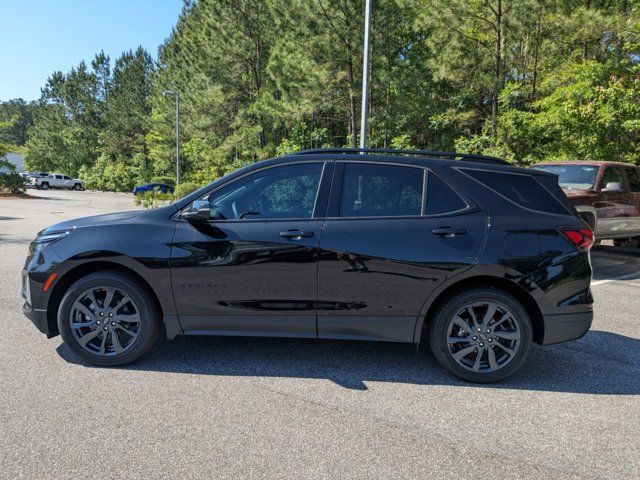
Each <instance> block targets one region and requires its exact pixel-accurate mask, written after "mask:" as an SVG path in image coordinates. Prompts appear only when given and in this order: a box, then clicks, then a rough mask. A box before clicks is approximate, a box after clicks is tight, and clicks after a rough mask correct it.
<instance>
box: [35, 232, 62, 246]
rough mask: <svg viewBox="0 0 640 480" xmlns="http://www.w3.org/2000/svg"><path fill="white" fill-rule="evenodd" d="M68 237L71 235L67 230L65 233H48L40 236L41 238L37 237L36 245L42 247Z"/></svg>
mask: <svg viewBox="0 0 640 480" xmlns="http://www.w3.org/2000/svg"><path fill="white" fill-rule="evenodd" d="M67 235H69V230H66V231H64V232H51V233H46V234H44V235H40V236H39V237H36V243H37V244H40V245H44V244H49V243H53V242H56V241H58V240H60V239H61V238H64V237H65V236H67Z"/></svg>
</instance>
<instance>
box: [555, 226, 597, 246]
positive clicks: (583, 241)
mask: <svg viewBox="0 0 640 480" xmlns="http://www.w3.org/2000/svg"><path fill="white" fill-rule="evenodd" d="M559 231H560V233H562V235H564V236H565V238H566V239H567V240H569V241H570V242H571V244H572V245H573V246H574V247H576V248H577V249H578V250H581V251H586V250H589V249H590V248H591V247H592V246H593V241H594V238H593V231H592V230H591V229H590V228H574V227H564V228H560V229H559Z"/></svg>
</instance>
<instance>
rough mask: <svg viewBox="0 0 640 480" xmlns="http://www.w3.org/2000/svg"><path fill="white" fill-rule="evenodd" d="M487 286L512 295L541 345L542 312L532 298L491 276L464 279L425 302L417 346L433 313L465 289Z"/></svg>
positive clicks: (509, 282)
mask: <svg viewBox="0 0 640 480" xmlns="http://www.w3.org/2000/svg"><path fill="white" fill-rule="evenodd" d="M488 286H489V287H494V288H499V289H500V290H504V291H505V292H507V293H509V294H511V295H513V296H514V297H515V298H516V299H517V300H518V301H519V302H520V303H521V304H522V305H523V306H524V308H525V309H526V310H527V313H528V314H529V316H530V318H531V327H532V329H533V340H534V342H536V343H539V344H542V340H543V338H544V321H543V317H542V311H541V310H540V307H539V306H538V303H537V302H536V301H535V299H534V298H533V296H532V295H531V294H530V293H529V292H527V291H526V290H525V289H524V288H522V287H521V286H520V285H518V284H517V283H515V282H512V281H510V280H507V279H505V278H500V277H496V276H491V275H477V276H472V277H466V278H464V279H461V280H458V281H456V282H454V283H452V284H450V285H448V286H447V287H446V288H445V289H444V290H442V291H440V292H439V293H437V294H436V295H435V297H434V298H433V300H431V301H430V302H429V301H428V302H427V305H426V311H425V309H424V308H423V312H424V313H423V314H421V315H420V318H419V319H418V322H417V325H416V329H415V333H414V341H415V342H416V343H418V344H421V343H422V340H423V337H424V334H425V332H426V330H427V328H428V327H429V325H430V322H431V317H432V316H433V314H434V312H435V311H436V310H437V309H438V307H440V305H442V304H443V303H444V302H446V301H447V300H448V299H449V298H451V297H452V296H453V295H455V294H457V293H458V292H460V291H463V290H466V289H470V288H477V287H484V288H486V287H488Z"/></svg>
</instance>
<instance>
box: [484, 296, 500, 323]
mask: <svg viewBox="0 0 640 480" xmlns="http://www.w3.org/2000/svg"><path fill="white" fill-rule="evenodd" d="M497 308H498V305H496V304H495V303H493V302H489V304H488V305H487V313H485V315H484V318H483V319H482V329H483V330H484V329H486V328H487V327H488V326H489V322H490V321H491V319H492V318H493V316H494V315H495V314H496V310H497Z"/></svg>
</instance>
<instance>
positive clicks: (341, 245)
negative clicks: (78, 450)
mask: <svg viewBox="0 0 640 480" xmlns="http://www.w3.org/2000/svg"><path fill="white" fill-rule="evenodd" d="M333 185H334V186H335V187H337V188H334V187H332V193H331V200H330V204H329V211H328V214H327V219H326V222H325V225H324V228H323V232H322V238H321V240H320V257H319V264H318V278H319V284H318V336H319V337H320V338H353V339H371V340H388V341H398V342H411V341H413V335H414V329H415V325H416V320H417V318H418V315H419V313H420V310H421V308H422V306H423V304H424V303H425V301H426V299H427V298H428V297H429V295H430V294H431V293H432V292H433V290H434V289H436V288H437V287H439V286H440V285H441V284H442V282H443V281H444V280H445V279H446V278H447V277H448V276H450V275H454V274H456V273H459V272H461V271H463V270H465V269H467V268H469V267H470V266H471V265H472V264H473V263H474V261H475V260H476V257H477V256H478V255H479V254H480V252H481V249H482V244H483V242H484V239H485V237H486V232H487V218H486V214H485V213H484V212H483V211H482V210H480V209H478V208H472V207H470V206H469V205H468V204H467V203H466V202H465V201H464V200H463V199H462V198H461V197H460V196H459V195H457V194H456V193H455V192H454V191H453V190H452V189H451V188H450V187H449V186H447V185H446V183H445V182H444V181H443V180H442V179H440V177H438V176H436V175H435V174H433V173H430V172H428V171H427V170H426V169H424V168H421V167H414V166H404V165H391V164H383V163H377V162H376V163H366V162H349V163H343V162H337V163H336V172H335V178H334V181H333ZM338 186H341V188H340V187H338ZM425 186H426V188H425ZM425 190H426V192H427V193H428V195H425ZM427 196H428V198H426V197H427Z"/></svg>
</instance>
